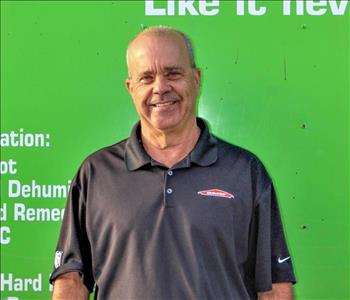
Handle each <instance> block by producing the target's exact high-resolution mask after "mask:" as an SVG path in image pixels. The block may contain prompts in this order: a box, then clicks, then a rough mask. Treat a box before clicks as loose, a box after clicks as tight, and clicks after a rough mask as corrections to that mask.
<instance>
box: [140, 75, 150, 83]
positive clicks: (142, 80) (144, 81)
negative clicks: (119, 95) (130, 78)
mask: <svg viewBox="0 0 350 300" xmlns="http://www.w3.org/2000/svg"><path fill="white" fill-rule="evenodd" d="M152 80H153V77H152V76H148V75H147V76H143V77H141V78H140V81H141V82H143V83H148V82H151V81H152Z"/></svg>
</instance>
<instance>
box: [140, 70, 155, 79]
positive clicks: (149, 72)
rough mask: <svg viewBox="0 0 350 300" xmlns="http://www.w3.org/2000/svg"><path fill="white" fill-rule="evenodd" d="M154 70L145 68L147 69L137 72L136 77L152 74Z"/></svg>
mask: <svg viewBox="0 0 350 300" xmlns="http://www.w3.org/2000/svg"><path fill="white" fill-rule="evenodd" d="M153 74H154V72H152V71H150V70H147V71H143V72H141V73H139V74H138V77H142V76H147V75H153Z"/></svg>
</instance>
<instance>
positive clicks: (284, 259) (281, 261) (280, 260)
mask: <svg viewBox="0 0 350 300" xmlns="http://www.w3.org/2000/svg"><path fill="white" fill-rule="evenodd" d="M288 259H290V256H288V257H286V258H283V259H281V258H280V257H279V258H278V263H279V264H281V263H283V262H285V261H286V260H288Z"/></svg>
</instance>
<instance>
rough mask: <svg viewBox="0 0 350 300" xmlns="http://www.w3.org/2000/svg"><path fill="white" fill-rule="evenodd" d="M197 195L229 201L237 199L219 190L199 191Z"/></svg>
mask: <svg viewBox="0 0 350 300" xmlns="http://www.w3.org/2000/svg"><path fill="white" fill-rule="evenodd" d="M197 194H198V195H202V196H211V197H220V198H229V199H231V198H234V197H235V196H233V195H232V194H230V193H228V192H225V191H223V190H219V189H212V190H205V191H199V192H198V193H197Z"/></svg>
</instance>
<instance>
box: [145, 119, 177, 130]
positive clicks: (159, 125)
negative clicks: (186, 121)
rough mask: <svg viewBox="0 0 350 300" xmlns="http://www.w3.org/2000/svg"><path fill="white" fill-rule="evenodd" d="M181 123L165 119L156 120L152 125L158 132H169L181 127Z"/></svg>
mask: <svg viewBox="0 0 350 300" xmlns="http://www.w3.org/2000/svg"><path fill="white" fill-rule="evenodd" d="M179 123H180V122H179V121H177V120H171V119H165V120H155V121H153V122H152V123H151V125H152V126H153V128H154V129H156V130H159V131H169V130H172V129H174V128H176V127H177V126H179Z"/></svg>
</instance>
